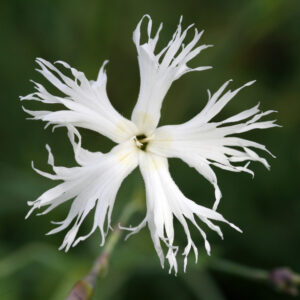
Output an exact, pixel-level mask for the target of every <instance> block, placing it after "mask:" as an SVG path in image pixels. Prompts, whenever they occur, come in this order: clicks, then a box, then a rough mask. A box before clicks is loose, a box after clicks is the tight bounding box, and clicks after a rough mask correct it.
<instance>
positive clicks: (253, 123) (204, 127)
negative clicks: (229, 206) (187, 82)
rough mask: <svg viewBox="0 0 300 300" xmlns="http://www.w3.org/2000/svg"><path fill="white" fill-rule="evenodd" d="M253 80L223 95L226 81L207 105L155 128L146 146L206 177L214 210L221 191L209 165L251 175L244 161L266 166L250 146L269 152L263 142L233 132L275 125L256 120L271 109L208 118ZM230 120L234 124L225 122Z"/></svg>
mask: <svg viewBox="0 0 300 300" xmlns="http://www.w3.org/2000/svg"><path fill="white" fill-rule="evenodd" d="M252 83H253V81H252V82H249V83H247V84H245V85H244V86H242V87H241V88H239V89H237V90H234V91H228V92H226V93H225V94H223V95H222V93H223V91H224V90H225V88H226V87H227V85H228V84H229V81H228V82H226V83H225V84H224V85H223V86H222V87H221V88H220V89H219V90H218V91H217V92H216V93H215V94H214V95H212V96H209V100H208V103H207V105H206V106H205V107H204V109H203V110H202V111H201V112H200V113H199V114H198V115H196V116H195V117H194V118H193V119H191V120H190V121H188V122H186V123H184V124H180V125H171V126H163V127H160V128H158V129H157V130H156V131H155V138H154V139H153V140H152V141H151V142H150V143H149V145H148V147H147V149H148V151H150V152H152V153H155V154H158V155H162V156H166V157H177V158H180V159H182V160H183V161H185V162H186V163H187V164H188V165H189V166H191V167H194V168H195V169H196V170H197V171H198V172H199V173H200V174H202V175H203V176H204V177H205V178H206V179H207V180H209V181H210V182H211V184H212V185H213V186H214V188H215V198H216V200H215V204H214V209H216V208H217V206H218V203H219V201H220V198H221V192H220V189H219V187H218V184H217V177H216V175H215V173H214V171H213V170H212V168H211V165H214V166H217V167H220V168H223V169H226V170H229V171H233V172H248V173H250V174H252V175H254V174H253V172H252V171H251V170H250V169H248V165H249V163H247V162H250V161H258V162H261V163H262V164H263V165H264V166H265V167H267V168H268V169H269V164H268V162H267V161H266V159H264V158H262V157H260V156H259V155H258V154H257V153H256V152H255V151H253V150H251V149H250V148H254V149H255V148H256V149H260V150H264V151H267V152H268V150H267V149H266V147H265V146H264V145H261V144H258V143H255V142H253V141H249V140H246V139H242V138H238V137H235V136H233V135H236V134H239V133H243V132H246V131H250V130H253V129H266V128H272V127H276V126H278V125H276V124H275V121H263V122H262V121H259V120H260V119H261V118H262V117H264V116H266V115H269V114H270V113H273V112H274V111H271V110H269V111H266V112H260V110H259V108H258V105H257V106H255V107H253V108H251V109H248V110H245V111H243V112H241V113H239V114H237V115H235V116H233V117H230V118H228V119H226V120H224V121H222V122H211V119H212V118H214V117H215V116H216V115H217V114H218V113H219V112H220V111H221V110H222V109H223V107H224V106H225V105H226V104H227V103H228V102H229V101H230V100H231V99H232V98H233V97H234V96H235V95H236V94H237V93H238V92H239V91H240V90H241V89H242V88H243V87H245V86H249V85H251V84H252ZM209 95H210V93H209ZM237 122H240V123H237ZM229 123H237V124H233V125H232V124H231V125H228V124H229ZM237 148H238V149H237ZM240 162H245V163H246V165H245V164H244V165H237V164H235V163H240Z"/></svg>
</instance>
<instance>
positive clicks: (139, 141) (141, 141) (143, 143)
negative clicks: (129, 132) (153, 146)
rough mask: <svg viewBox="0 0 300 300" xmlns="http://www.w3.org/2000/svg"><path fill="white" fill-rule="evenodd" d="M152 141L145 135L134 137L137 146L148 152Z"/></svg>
mask: <svg viewBox="0 0 300 300" xmlns="http://www.w3.org/2000/svg"><path fill="white" fill-rule="evenodd" d="M150 139H151V138H148V137H147V136H146V135H145V134H139V135H137V136H135V137H134V140H135V143H136V146H137V147H138V148H139V149H141V150H143V151H146V148H147V145H148V142H149V140H150Z"/></svg>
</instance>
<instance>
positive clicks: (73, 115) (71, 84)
mask: <svg viewBox="0 0 300 300" xmlns="http://www.w3.org/2000/svg"><path fill="white" fill-rule="evenodd" d="M36 61H37V63H38V64H39V66H40V67H41V69H37V71H39V72H40V73H41V74H42V75H43V76H44V77H45V78H46V79H47V80H48V81H50V83H52V85H54V86H55V87H56V88H57V89H58V90H59V91H60V92H61V93H63V94H64V95H65V97H61V96H54V95H52V94H50V93H49V92H48V91H47V90H46V89H45V88H44V87H43V86H42V85H41V84H38V83H35V82H34V84H35V89H36V90H37V91H36V92H35V93H33V94H30V95H27V96H25V97H20V98H21V100H35V101H41V102H43V103H45V104H62V105H63V106H64V109H62V110H58V111H31V110H25V109H24V110H25V111H26V112H27V113H29V114H30V115H32V116H33V117H34V119H38V120H43V121H45V122H48V123H49V124H59V125H63V126H68V125H73V126H76V127H83V128H87V129H90V130H94V131H97V132H99V133H101V134H103V135H105V136H107V137H108V138H110V139H111V140H113V141H115V142H117V143H120V142H124V141H125V140H127V139H128V138H130V137H132V136H134V135H135V134H136V133H137V128H136V126H135V124H134V123H133V122H131V121H129V120H127V119H126V118H124V117H123V116H121V115H120V114H119V113H118V112H117V111H116V110H115V109H114V108H113V106H112V105H111V103H110V101H109V99H108V96H107V93H106V82H107V76H106V72H105V69H104V67H105V65H106V63H107V61H106V62H104V64H103V65H102V67H101V68H100V71H99V75H98V78H97V81H88V80H87V78H86V77H85V75H84V73H82V72H79V71H77V70H76V69H74V68H71V67H70V66H69V65H68V64H67V63H65V62H62V61H59V62H57V63H58V64H61V65H62V66H63V67H65V68H67V69H70V71H71V73H72V75H73V77H74V79H71V78H69V77H68V76H66V75H64V74H63V73H62V72H61V71H60V70H59V69H57V68H56V67H55V66H54V65H52V64H51V63H49V62H48V61H46V60H44V59H41V58H38V59H37V60H36Z"/></svg>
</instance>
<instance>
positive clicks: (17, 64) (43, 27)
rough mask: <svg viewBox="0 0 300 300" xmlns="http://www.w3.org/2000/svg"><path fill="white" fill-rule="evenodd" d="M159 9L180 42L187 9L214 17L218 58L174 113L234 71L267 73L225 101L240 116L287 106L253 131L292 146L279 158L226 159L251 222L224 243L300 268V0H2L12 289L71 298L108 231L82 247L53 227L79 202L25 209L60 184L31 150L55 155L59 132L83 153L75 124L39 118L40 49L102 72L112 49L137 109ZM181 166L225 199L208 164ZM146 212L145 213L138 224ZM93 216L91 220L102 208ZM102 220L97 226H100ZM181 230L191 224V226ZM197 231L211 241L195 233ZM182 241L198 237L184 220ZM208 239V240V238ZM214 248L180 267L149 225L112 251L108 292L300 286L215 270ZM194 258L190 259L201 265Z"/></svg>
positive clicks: (228, 185)
mask: <svg viewBox="0 0 300 300" xmlns="http://www.w3.org/2000/svg"><path fill="white" fill-rule="evenodd" d="M145 13H149V14H150V15H151V16H152V18H153V21H154V24H156V26H158V24H159V22H160V21H163V22H164V30H163V32H162V34H161V42H163V43H166V42H167V41H168V39H169V38H170V34H172V32H173V31H174V29H175V27H176V25H177V23H178V20H179V16H180V15H183V16H184V24H185V25H187V24H190V23H195V24H196V26H197V28H199V29H202V28H205V29H206V33H205V35H204V37H203V39H202V41H203V42H205V43H209V44H213V45H215V47H213V48H210V49H208V50H206V51H205V52H203V53H202V54H201V55H199V57H197V58H196V59H195V60H194V61H193V62H192V64H194V65H212V66H214V69H212V70H210V71H205V72H200V73H193V74H188V75H186V76H184V77H183V78H182V79H180V80H179V81H178V82H175V83H174V84H173V86H172V88H171V90H170V92H169V93H168V95H167V97H166V100H165V102H164V106H163V111H162V120H161V123H162V124H165V123H180V122H182V121H184V120H187V119H188V118H190V117H192V116H193V115H195V114H196V113H197V112H198V111H199V110H200V109H201V107H203V106H204V104H205V102H206V100H207V97H206V89H210V90H212V91H214V90H216V89H217V88H218V87H219V86H220V85H221V84H222V83H223V82H224V81H225V80H227V79H229V78H233V79H234V80H235V81H234V82H233V84H232V86H233V87H238V86H240V85H242V84H243V83H244V82H246V81H250V80H252V79H257V80H258V82H257V84H255V85H254V86H253V87H251V88H247V89H245V90H244V91H243V92H241V93H240V94H239V95H238V96H237V97H236V99H234V100H233V101H232V102H231V103H230V104H229V105H228V106H227V107H226V108H225V109H224V111H223V112H222V115H221V116H220V118H221V117H226V116H231V115H233V114H234V113H237V112H239V111H240V110H243V109H246V108H250V107H252V106H254V105H255V104H256V103H257V102H258V101H260V102H261V107H262V108H263V109H264V110H267V109H275V110H278V111H279V113H278V120H279V123H280V124H282V125H283V128H280V129H271V130H268V131H265V130H264V131H262V132H261V131H255V132H253V133H251V134H248V135H247V136H249V137H255V140H256V141H258V142H262V143H263V144H266V145H267V147H268V148H269V149H271V151H272V152H273V153H274V154H275V155H276V156H277V157H278V158H277V159H272V158H270V159H269V161H270V163H271V165H272V170H271V172H268V171H266V170H265V169H264V168H263V167H262V166H261V165H253V168H254V170H255V172H256V176H255V178H254V179H253V180H252V179H251V177H250V176H248V175H245V174H242V175H241V174H231V173H229V172H225V171H222V170H217V171H216V172H217V175H218V178H219V183H220V187H221V189H222V192H223V199H222V201H221V205H220V211H221V212H222V213H223V214H224V216H226V218H227V219H229V220H231V221H233V222H234V223H235V224H237V225H239V226H240V227H241V228H242V229H243V230H244V233H243V234H242V235H240V234H237V233H236V232H234V231H233V230H230V229H229V228H227V227H226V226H223V229H224V234H225V240H224V241H220V240H219V239H218V237H216V236H215V235H214V234H213V232H209V233H208V234H209V239H210V241H211V242H212V243H213V244H214V245H213V247H212V255H214V256H219V255H220V256H222V257H225V258H227V259H230V260H234V261H236V262H239V263H242V264H246V265H252V266H256V267H260V268H264V269H271V268H273V267H275V266H285V265H286V266H291V267H292V268H293V269H294V270H295V271H300V258H299V253H300V242H299V232H300V222H299V215H300V201H299V176H298V170H299V162H300V151H299V146H300V139H299V130H300V126H299V125H300V124H299V123H300V117H299V111H300V110H299V109H300V102H299V99H300V98H299V95H300V92H299V80H300V68H299V65H300V56H299V53H300V35H299V28H300V3H299V0H295V1H293V0H248V1H241V0H227V1H221V0H209V1H208V0H198V1H194V0H186V1H180V0H165V1H158V0H152V1H138V0H127V1H121V0H90V1H83V0H64V1H59V0H25V1H24V0H10V1H8V0H2V1H0V37H1V47H0V66H1V70H0V83H1V98H2V104H3V105H2V114H1V119H0V122H1V124H0V125H1V126H0V132H1V157H0V190H1V209H0V241H1V243H0V299H1V300H17V299H31V300H35V299H37V300H40V299H50V300H60V299H64V298H65V297H66V295H67V293H68V291H69V290H70V288H71V287H72V286H73V284H74V283H75V282H76V281H77V280H78V279H79V278H81V277H82V276H83V275H85V274H86V272H87V270H88V269H89V268H90V265H91V263H92V261H93V259H94V258H95V257H96V256H97V254H98V253H99V251H100V248H99V246H98V245H99V242H100V237H99V235H98V234H94V236H93V237H92V238H90V239H88V240H87V241H86V242H84V243H82V244H80V245H78V246H77V247H76V248H74V249H71V250H70V252H69V253H68V254H65V253H62V252H59V251H58V250H57V248H58V246H59V245H60V243H61V242H62V239H63V233H61V234H57V235H55V236H45V235H44V233H46V232H47V231H49V230H50V228H51V224H50V222H49V221H50V220H59V219H62V218H64V216H65V215H66V212H67V209H68V205H66V206H64V207H60V208H58V209H57V210H56V211H55V212H53V213H51V214H50V215H49V216H48V215H47V216H44V217H42V218H38V217H31V218H30V219H29V220H27V221H24V216H25V214H26V211H27V205H26V202H27V201H29V200H33V199H35V198H36V197H38V195H39V194H40V193H42V192H43V191H45V190H46V189H48V188H50V187H52V186H53V185H54V183H53V182H50V180H47V179H44V178H41V177H40V176H38V175H37V174H35V173H34V172H33V171H32V169H31V167H30V162H31V160H34V161H35V163H36V165H37V166H38V167H39V168H41V169H44V168H46V159H47V153H46V150H45V149H44V145H45V144H46V143H48V144H50V145H51V147H52V149H53V152H54V155H55V158H56V161H57V163H58V164H63V165H67V166H71V165H72V163H74V162H73V160H72V159H71V158H72V151H71V147H70V145H69V143H68V141H67V139H66V132H65V130H64V129H58V130H57V131H56V132H55V133H54V134H53V133H52V132H51V130H49V129H47V130H46V131H44V130H43V127H42V124H41V123H37V122H33V121H26V120H25V118H26V115H25V113H24V112H23V111H22V109H21V105H20V103H19V100H18V96H19V95H26V94H28V93H30V92H32V84H31V83H30V82H29V79H33V80H36V81H38V82H45V81H44V80H43V79H42V78H41V76H40V75H39V74H38V73H37V72H35V71H34V67H35V65H34V59H35V58H36V57H43V58H45V59H47V60H49V61H55V60H59V59H61V60H64V61H67V62H68V63H70V64H71V65H72V66H74V67H76V68H78V69H80V70H82V71H84V72H85V73H86V75H87V76H88V77H89V78H90V79H93V78H95V77H96V76H97V72H98V69H99V67H100V65H101V63H102V62H103V61H104V60H105V59H109V60H110V63H109V65H108V93H109V96H110V99H111V101H112V102H113V104H114V106H115V107H116V108H117V109H118V110H119V111H121V112H122V113H123V114H124V115H125V116H127V117H129V116H130V113H131V110H132V108H133V106H134V104H135V101H136V98H137V93H138V86H139V73H138V66H137V61H136V51H135V48H134V44H133V42H132V39H131V38H132V31H133V29H134V28H135V26H136V24H137V22H138V21H139V19H140V18H141V16H142V15H143V14H145ZM84 144H85V145H87V146H88V147H89V148H91V149H92V150H102V151H108V150H109V149H110V147H111V146H112V143H111V142H109V141H107V140H106V139H105V138H102V137H100V136H99V135H97V134H96V133H92V132H88V131H86V132H84ZM170 164H171V171H172V174H173V176H174V178H175V180H176V182H177V183H178V185H179V186H180V187H181V188H182V189H183V191H184V193H185V194H186V195H187V196H188V197H190V198H191V199H194V200H196V201H198V202H199V203H201V204H203V205H206V206H211V205H212V203H213V190H212V187H211V186H210V185H209V183H208V182H206V180H205V179H203V178H201V176H199V175H198V174H197V173H196V172H195V171H194V170H191V169H189V168H188V167H186V166H185V165H184V164H183V163H182V162H179V161H177V160H174V161H171V163H170ZM139 184H142V181H141V179H140V175H139V172H138V171H136V172H134V174H132V175H131V176H130V177H129V178H128V179H126V181H125V182H124V184H123V185H122V187H121V190H120V192H119V194H118V198H117V204H116V207H115V210H114V213H115V219H117V218H118V215H119V213H120V211H121V210H122V207H123V206H124V205H125V204H126V202H127V201H129V200H130V199H131V196H132V195H133V193H134V190H135V188H136V186H137V185H139ZM142 217H143V214H137V215H135V217H134V218H133V219H132V220H131V222H130V223H131V224H136V223H137V222H138V221H140V220H141V219H142ZM90 221H91V220H90ZM88 223H89V222H86V223H85V224H84V226H83V230H88V228H89V225H90V224H88ZM179 232H180V231H179ZM194 236H195V241H196V242H198V243H199V245H202V243H203V242H202V241H201V238H200V237H199V236H198V235H197V234H196V233H195V234H194ZM178 243H179V244H180V245H184V243H185V239H184V234H183V233H182V232H180V233H179V237H178ZM202 248H203V247H202ZM200 255H201V260H200V262H199V264H198V267H196V266H194V261H193V257H190V261H189V266H188V272H187V274H183V273H182V271H181V272H180V274H179V275H178V276H177V277H175V276H173V275H171V276H169V275H168V274H167V270H161V268H160V265H159V261H158V258H157V256H156V254H155V251H154V249H153V246H152V242H151V240H150V236H149V233H148V230H147V229H144V230H142V232H141V233H139V234H138V235H136V236H134V237H132V238H131V239H129V240H128V241H127V242H126V243H125V242H123V241H122V242H121V243H119V245H118V246H117V249H116V251H115V253H114V255H113V257H112V260H111V265H110V269H109V271H108V275H107V277H106V278H104V279H103V280H101V282H99V285H98V288H97V290H96V294H95V296H94V299H114V300H119V299H120V300H125V299H164V298H172V299H203V300H222V299H230V300H234V299H243V300H247V299H264V300H265V299H288V297H287V296H283V295H280V294H277V293H276V292H275V291H272V290H271V289H269V288H267V287H266V286H265V285H263V284H257V283H253V282H248V281H246V280H244V279H238V278H236V277H233V276H230V275H228V274H226V275H224V274H220V273H214V272H209V271H206V270H205V269H203V268H201V265H202V264H201V261H202V260H205V259H206V254H205V253H204V251H203V249H201V250H200ZM189 271H190V272H189Z"/></svg>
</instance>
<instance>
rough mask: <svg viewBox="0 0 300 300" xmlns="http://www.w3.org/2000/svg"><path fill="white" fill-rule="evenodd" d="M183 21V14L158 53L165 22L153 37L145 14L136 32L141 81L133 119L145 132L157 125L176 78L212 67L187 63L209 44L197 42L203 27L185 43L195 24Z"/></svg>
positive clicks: (135, 40)
mask: <svg viewBox="0 0 300 300" xmlns="http://www.w3.org/2000/svg"><path fill="white" fill-rule="evenodd" d="M144 19H148V26H147V41H146V42H145V43H144V44H142V43H141V25H142V23H143V20H144ZM181 21H182V18H180V22H179V25H178V27H177V30H176V31H175V33H174V35H173V37H172V39H171V40H170V42H169V43H168V45H167V46H166V47H165V48H164V49H162V50H161V51H160V52H159V53H157V54H155V52H156V44H157V42H158V38H159V33H160V31H161V29H162V24H160V26H159V28H158V30H157V32H156V33H155V35H154V37H153V34H152V20H151V18H150V16H148V15H145V16H144V17H143V18H142V19H141V21H140V22H139V23H138V25H137V28H136V29H135V31H134V33H133V41H134V43H135V45H136V47H137V52H138V62H139V67H140V79H141V83H140V92H139V97H138V101H137V104H136V106H135V108H134V110H133V113H132V121H133V122H134V123H135V124H136V125H137V126H138V127H139V129H140V131H141V132H142V133H144V134H148V133H150V132H151V131H152V130H153V129H154V128H155V127H156V126H157V124H158V122H159V119H160V110H161V106H162V102H163V99H164V97H165V95H166V93H167V91H168V90H169V88H170V86H171V85H172V82H173V81H175V80H176V79H178V78H180V77H181V76H182V75H183V74H185V73H188V72H191V71H202V70H206V69H209V68H211V67H198V68H189V67H188V66H187V63H188V62H189V61H190V60H191V59H193V58H194V57H195V56H197V55H198V54H199V53H200V52H201V51H202V50H203V49H206V48H208V47H210V46H209V45H201V46H196V45H197V43H198V41H199V39H200V38H201V35H202V34H203V31H201V32H198V30H197V29H195V34H194V37H193V38H192V40H191V41H190V42H188V43H187V44H186V45H185V44H184V40H185V38H186V35H187V32H188V30H189V29H190V28H191V27H192V26H193V25H190V26H189V27H187V29H185V30H182V27H181Z"/></svg>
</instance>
